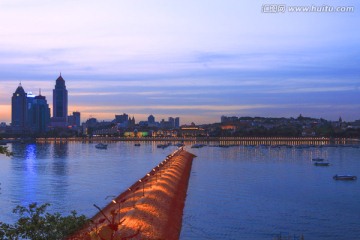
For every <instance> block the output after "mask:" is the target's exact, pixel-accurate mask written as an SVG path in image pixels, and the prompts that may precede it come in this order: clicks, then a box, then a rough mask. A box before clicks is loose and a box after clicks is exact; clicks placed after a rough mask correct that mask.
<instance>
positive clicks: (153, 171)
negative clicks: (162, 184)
mask: <svg viewBox="0 0 360 240" xmlns="http://www.w3.org/2000/svg"><path fill="white" fill-rule="evenodd" d="M153 172H154V174H155V179H156V182H157V173H156V170H155V168H153Z"/></svg>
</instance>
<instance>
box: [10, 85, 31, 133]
mask: <svg viewBox="0 0 360 240" xmlns="http://www.w3.org/2000/svg"><path fill="white" fill-rule="evenodd" d="M11 127H12V130H13V132H14V133H24V131H25V130H26V128H27V95H26V93H25V91H24V88H23V87H22V86H21V83H20V84H19V86H18V87H17V89H16V91H15V92H14V93H13V96H12V98H11Z"/></svg>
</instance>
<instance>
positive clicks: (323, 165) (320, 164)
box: [314, 162, 330, 167]
mask: <svg viewBox="0 0 360 240" xmlns="http://www.w3.org/2000/svg"><path fill="white" fill-rule="evenodd" d="M314 165H315V166H322V167H327V166H330V163H328V162H315V163H314Z"/></svg>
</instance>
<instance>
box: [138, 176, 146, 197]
mask: <svg viewBox="0 0 360 240" xmlns="http://www.w3.org/2000/svg"><path fill="white" fill-rule="evenodd" d="M139 182H140V183H142V184H143V196H145V186H144V185H145V183H144V181H141V179H140V180H139Z"/></svg>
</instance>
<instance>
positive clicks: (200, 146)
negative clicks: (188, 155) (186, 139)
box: [191, 143, 205, 148]
mask: <svg viewBox="0 0 360 240" xmlns="http://www.w3.org/2000/svg"><path fill="white" fill-rule="evenodd" d="M204 146H205V144H200V143H196V144H194V145H192V146H191V148H202V147H204Z"/></svg>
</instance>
